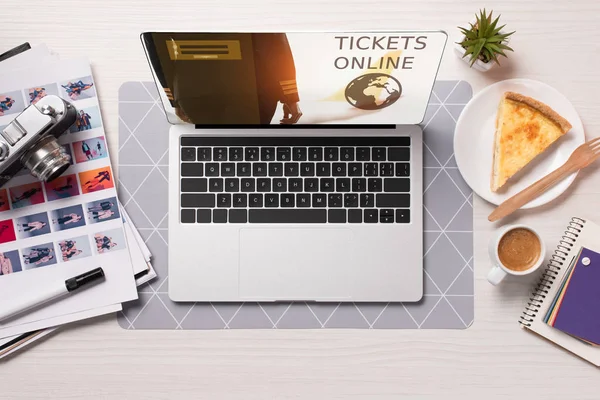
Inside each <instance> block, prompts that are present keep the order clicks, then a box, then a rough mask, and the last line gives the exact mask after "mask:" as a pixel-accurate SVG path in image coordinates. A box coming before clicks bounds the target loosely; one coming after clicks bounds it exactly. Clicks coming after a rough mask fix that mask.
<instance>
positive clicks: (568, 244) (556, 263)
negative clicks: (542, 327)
mask: <svg viewBox="0 0 600 400" xmlns="http://www.w3.org/2000/svg"><path fill="white" fill-rule="evenodd" d="M584 226H585V220H584V219H581V218H577V217H573V218H571V221H570V222H569V226H567V229H566V230H565V232H564V235H563V236H562V237H561V240H560V241H559V242H558V245H557V246H556V249H555V250H554V254H552V257H550V260H549V262H548V264H547V265H546V270H545V271H544V273H543V274H542V277H541V278H540V280H539V282H538V283H537V285H536V286H535V288H534V289H533V293H532V294H531V297H530V298H529V301H528V302H527V306H525V309H524V310H523V314H522V315H521V318H520V319H519V323H520V324H521V325H523V326H531V323H532V322H533V320H534V319H535V317H536V315H537V313H538V311H539V310H540V308H541V307H542V304H543V303H544V300H545V299H546V295H547V294H548V292H549V291H550V289H551V288H552V284H554V281H555V280H556V277H557V276H558V273H559V272H560V270H561V269H562V267H563V264H564V263H565V262H566V261H567V257H568V256H569V253H570V252H571V250H572V249H573V246H574V245H575V242H577V238H578V237H579V234H580V233H581V230H582V229H583V227H584Z"/></svg>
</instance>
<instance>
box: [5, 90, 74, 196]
mask: <svg viewBox="0 0 600 400" xmlns="http://www.w3.org/2000/svg"><path fill="white" fill-rule="evenodd" d="M76 119H77V110H76V109H75V107H74V106H73V105H72V104H71V103H69V102H67V101H65V100H63V99H61V98H60V97H58V96H53V95H49V96H45V97H43V98H41V99H40V100H39V101H38V102H37V103H35V104H32V105H31V106H29V107H27V108H26V109H25V110H24V111H23V112H22V113H21V114H19V115H18V116H17V117H16V118H15V119H14V120H13V121H12V122H11V123H10V124H9V125H7V126H6V127H5V128H4V129H3V130H1V131H0V186H3V185H4V184H5V183H6V182H8V181H9V180H10V179H11V178H12V177H14V176H15V175H16V174H17V173H18V172H19V171H20V170H21V169H22V168H23V167H27V169H29V171H30V172H31V174H32V175H33V176H35V177H36V178H38V179H39V180H41V181H45V182H50V181H51V180H53V179H55V178H57V177H59V176H60V175H61V174H62V173H63V172H65V170H66V169H67V168H69V166H70V165H71V158H70V157H69V155H68V154H67V153H66V151H65V149H64V148H63V147H62V146H61V145H59V144H58V142H57V140H56V139H57V138H58V137H59V136H61V135H62V134H63V133H65V132H66V131H67V130H68V129H69V128H70V127H71V125H73V124H74V123H75V120H76Z"/></svg>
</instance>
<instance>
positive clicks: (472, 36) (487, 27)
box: [458, 8, 515, 66]
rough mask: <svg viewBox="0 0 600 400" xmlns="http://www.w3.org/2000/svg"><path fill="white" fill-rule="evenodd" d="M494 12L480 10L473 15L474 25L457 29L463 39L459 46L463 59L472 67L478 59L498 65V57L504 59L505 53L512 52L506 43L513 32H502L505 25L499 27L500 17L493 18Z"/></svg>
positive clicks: (470, 24)
mask: <svg viewBox="0 0 600 400" xmlns="http://www.w3.org/2000/svg"><path fill="white" fill-rule="evenodd" d="M493 14H494V11H493V10H492V11H490V12H489V13H488V12H487V11H486V9H485V8H484V9H480V10H479V12H478V13H476V14H475V23H474V24H473V23H469V27H468V28H464V27H458V29H459V30H460V32H461V33H462V34H463V35H464V38H463V40H462V41H461V42H459V43H458V44H460V45H461V46H462V47H463V48H464V49H465V53H464V55H463V58H465V57H469V58H470V65H471V66H473V64H475V62H476V61H477V60H478V59H481V60H483V61H484V62H491V61H494V62H496V63H498V64H500V62H499V61H498V55H501V56H504V57H506V53H505V51H513V49H512V48H510V47H509V46H508V45H507V44H506V42H507V39H508V38H509V37H510V36H511V35H513V34H514V33H515V32H514V31H513V32H508V33H506V32H503V29H504V27H505V26H506V25H500V26H498V25H499V22H500V15H498V16H496V17H494V15H493Z"/></svg>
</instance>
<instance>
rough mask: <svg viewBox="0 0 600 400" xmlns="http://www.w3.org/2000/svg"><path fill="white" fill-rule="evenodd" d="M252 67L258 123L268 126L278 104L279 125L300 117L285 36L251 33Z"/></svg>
mask: <svg viewBox="0 0 600 400" xmlns="http://www.w3.org/2000/svg"><path fill="white" fill-rule="evenodd" d="M252 43H253V47H254V66H255V71H256V72H255V74H256V86H257V89H258V108H259V113H260V123H261V124H270V123H271V120H272V119H273V116H274V114H275V111H276V110H277V104H278V102H281V103H283V118H282V119H281V120H280V121H279V122H280V123H282V124H295V123H296V122H298V120H299V119H300V117H302V111H301V110H300V106H299V102H300V97H299V95H298V86H297V85H296V66H295V63H294V56H293V54H292V50H291V48H290V44H289V42H288V39H287V36H286V34H285V33H253V34H252Z"/></svg>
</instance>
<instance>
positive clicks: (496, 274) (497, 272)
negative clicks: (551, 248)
mask: <svg viewBox="0 0 600 400" xmlns="http://www.w3.org/2000/svg"><path fill="white" fill-rule="evenodd" d="M518 228H523V229H527V230H528V231H530V232H532V233H533V234H534V235H535V236H537V239H538V240H539V242H540V255H539V257H538V259H537V261H536V262H535V264H533V265H532V266H531V267H530V268H528V269H526V270H524V271H515V270H512V269H509V268H507V267H506V266H504V265H503V264H502V262H501V261H500V256H499V255H498V247H499V245H500V239H502V238H503V237H504V235H506V234H507V233H508V232H510V231H512V230H513V229H518ZM488 252H489V255H490V260H491V261H492V265H493V266H492V269H491V270H490V272H489V273H488V276H487V279H488V281H489V282H490V283H491V284H492V285H497V284H499V283H500V282H502V280H503V279H504V278H506V277H507V276H508V275H514V276H524V275H529V274H531V273H533V272H535V271H536V270H537V269H538V268H539V267H540V266H541V265H542V264H543V263H544V259H545V255H546V245H545V244H544V242H543V241H542V238H541V237H540V235H539V234H538V233H537V232H536V231H535V229H533V228H531V227H530V226H527V225H508V226H505V227H502V228H500V229H498V230H497V231H496V232H494V234H493V235H492V238H491V239H490V242H489V245H488Z"/></svg>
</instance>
